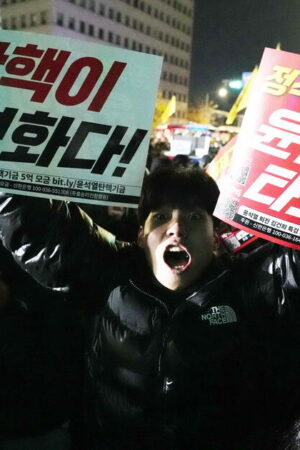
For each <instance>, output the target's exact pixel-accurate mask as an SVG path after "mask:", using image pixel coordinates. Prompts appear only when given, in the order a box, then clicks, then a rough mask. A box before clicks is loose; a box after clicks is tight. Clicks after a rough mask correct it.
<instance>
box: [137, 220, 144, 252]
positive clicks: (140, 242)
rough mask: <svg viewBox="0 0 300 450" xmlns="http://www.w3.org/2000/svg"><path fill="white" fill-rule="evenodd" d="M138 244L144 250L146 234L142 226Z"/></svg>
mask: <svg viewBox="0 0 300 450" xmlns="http://www.w3.org/2000/svg"><path fill="white" fill-rule="evenodd" d="M137 243H138V246H139V247H141V248H144V246H145V234H144V227H143V226H142V225H141V226H140V228H139V232H138V238H137Z"/></svg>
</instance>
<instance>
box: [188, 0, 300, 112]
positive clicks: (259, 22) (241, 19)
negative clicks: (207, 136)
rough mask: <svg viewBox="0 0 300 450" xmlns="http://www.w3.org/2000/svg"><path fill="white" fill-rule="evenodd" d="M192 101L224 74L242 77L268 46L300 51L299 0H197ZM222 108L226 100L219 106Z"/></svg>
mask: <svg viewBox="0 0 300 450" xmlns="http://www.w3.org/2000/svg"><path fill="white" fill-rule="evenodd" d="M194 21H195V24H194V40H193V41H194V45H193V57H192V71H191V95H190V101H191V102H192V103H193V104H194V105H196V104H197V102H198V101H199V99H201V98H204V97H205V95H206V94H207V93H208V94H209V96H210V98H211V99H213V100H215V101H218V103H219V105H220V102H221V103H222V100H220V99H217V96H216V91H217V89H218V87H219V86H220V84H221V82H222V80H223V79H233V78H241V74H242V72H250V71H252V70H253V68H254V66H255V65H256V64H259V62H260V59H261V57H262V53H263V50H264V48H265V47H271V48H275V47H276V44H277V43H278V42H280V43H281V49H282V50H285V51H289V52H294V53H300V0H195V17H194ZM220 107H222V105H220Z"/></svg>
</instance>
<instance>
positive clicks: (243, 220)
mask: <svg viewBox="0 0 300 450" xmlns="http://www.w3.org/2000/svg"><path fill="white" fill-rule="evenodd" d="M299 86H300V55H295V54H291V53H287V52H282V51H278V50H272V49H266V50H265V52H264V56H263V59H262V62H261V66H260V69H259V73H258V78H257V81H256V85H255V88H254V90H253V92H252V95H251V99H250V104H249V106H248V109H247V112H246V114H245V118H244V121H243V125H242V128H241V131H240V134H239V137H238V140H237V145H236V148H235V151H234V154H233V159H232V166H231V169H230V176H229V177H228V179H227V181H228V182H229V184H228V188H227V189H224V190H223V192H222V195H221V198H220V200H219V203H218V206H217V209H216V215H218V217H220V218H223V219H224V220H226V221H227V222H229V223H231V224H234V225H236V226H239V227H240V228H242V229H245V230H248V231H249V230H251V232H253V233H255V234H256V235H257V236H260V237H263V238H265V239H269V240H271V241H274V242H278V243H281V244H284V245H287V246H290V247H294V248H300V113H299V112H298V110H299V106H300V98H299V96H300V90H299Z"/></svg>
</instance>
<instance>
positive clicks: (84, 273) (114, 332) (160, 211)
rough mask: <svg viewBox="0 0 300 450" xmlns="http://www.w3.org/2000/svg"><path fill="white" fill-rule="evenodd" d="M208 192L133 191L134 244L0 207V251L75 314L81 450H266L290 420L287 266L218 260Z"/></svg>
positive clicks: (167, 179) (72, 219)
mask: <svg viewBox="0 0 300 450" xmlns="http://www.w3.org/2000/svg"><path fill="white" fill-rule="evenodd" d="M218 194H219V191H218V188H217V185H216V183H215V182H214V181H213V180H212V179H211V178H210V177H209V176H208V175H206V174H205V173H203V172H201V171H199V170H197V169H191V170H178V171H176V170H167V171H165V172H154V173H153V174H151V175H149V176H148V177H147V178H146V179H145V182H144V186H143V191H142V196H141V201H140V206H139V214H138V215H139V222H140V230H139V235H138V239H137V243H132V244H129V243H124V242H117V241H116V239H115V238H114V236H113V235H112V234H110V233H108V232H107V231H105V230H103V229H102V228H100V227H99V226H97V225H96V224H94V223H93V222H92V221H91V220H90V219H89V218H88V217H87V216H86V215H85V214H84V213H83V212H82V211H81V210H80V209H79V208H78V207H77V206H76V205H74V204H65V203H61V202H48V201H46V200H40V199H30V198H28V197H27V198H25V197H17V196H16V197H11V196H9V195H3V196H2V199H1V206H0V227H1V236H2V238H3V242H4V245H5V246H6V247H7V248H8V249H9V250H10V251H11V252H12V253H13V254H14V256H15V258H16V259H17V260H18V262H19V264H20V265H21V266H22V267H23V268H24V269H25V270H26V271H28V272H29V273H31V275H32V276H33V277H34V278H36V279H37V280H38V281H39V282H40V283H42V284H43V285H46V286H48V287H50V288H52V289H56V290H62V291H67V292H68V293H69V294H70V295H71V296H72V298H73V300H74V302H77V303H78V302H81V303H82V304H83V305H84V307H85V309H86V311H87V312H88V314H89V316H90V319H91V321H90V322H89V325H90V326H89V336H88V339H87V352H86V356H87V390H86V399H85V400H86V424H87V441H86V447H85V448H87V449H89V450H96V449H99V450H100V449H101V450H102V449H105V450H138V449H143V450H158V449H164V450H187V449H189V450H246V449H247V450H260V449H261V450H267V449H270V450H274V449H276V448H279V442H280V438H281V435H282V434H283V433H284V432H285V430H286V429H287V428H288V427H289V426H290V424H291V423H292V422H293V420H294V418H296V417H297V415H298V401H297V400H298V399H297V396H299V387H298V386H299V381H298V379H299V374H300V352H299V348H300V336H299V328H300V321H299V318H300V315H299V314H300V311H299V285H300V268H299V255H298V254H297V252H295V251H294V250H292V249H288V248H284V247H279V246H275V245H273V244H270V243H269V244H266V245H264V246H262V247H261V248H259V249H258V250H257V251H255V253H253V254H249V255H240V256H239V257H237V258H235V259H232V258H231V257H229V256H228V257H224V256H222V257H220V256H218V255H217V249H218V238H217V233H216V227H215V225H216V224H217V220H216V219H215V218H214V217H213V216H212V213H213V211H214V208H215V205H216V202H217V198H218Z"/></svg>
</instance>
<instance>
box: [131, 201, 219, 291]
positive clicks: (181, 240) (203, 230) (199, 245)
mask: <svg viewBox="0 0 300 450" xmlns="http://www.w3.org/2000/svg"><path fill="white" fill-rule="evenodd" d="M139 245H140V246H141V247H143V248H144V250H145V254H146V259H147V261H148V263H149V265H150V267H151V269H152V272H153V274H154V276H155V277H156V279H157V280H158V281H159V282H160V283H161V284H162V285H163V286H165V287H167V288H168V289H171V290H176V289H181V288H185V287H188V286H190V285H191V284H192V283H194V282H195V281H196V280H197V278H199V277H200V276H201V275H202V273H203V272H204V271H205V269H206V268H207V267H208V266H209V264H210V262H211V261H212V258H213V252H214V250H216V249H217V235H216V233H215V232H214V227H213V221H212V217H211V216H210V215H209V214H208V213H207V212H206V210H205V209H203V208H201V207H198V206H195V207H192V208H188V209H183V208H178V209H173V207H172V206H168V205H167V206H163V207H161V208H159V209H158V210H157V211H151V213H150V214H149V216H148V217H147V220H146V222H145V224H144V227H143V228H141V229H140V232H139Z"/></svg>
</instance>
